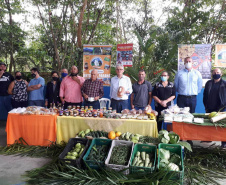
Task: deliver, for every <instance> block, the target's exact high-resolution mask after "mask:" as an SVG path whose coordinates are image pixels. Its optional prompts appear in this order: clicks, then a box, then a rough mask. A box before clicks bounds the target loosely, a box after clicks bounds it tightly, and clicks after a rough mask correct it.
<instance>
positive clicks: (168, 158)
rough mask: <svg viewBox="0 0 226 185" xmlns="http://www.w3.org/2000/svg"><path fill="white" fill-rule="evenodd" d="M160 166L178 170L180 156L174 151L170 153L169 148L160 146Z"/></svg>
mask: <svg viewBox="0 0 226 185" xmlns="http://www.w3.org/2000/svg"><path fill="white" fill-rule="evenodd" d="M159 156H160V163H159V167H160V168H165V169H167V170H170V171H180V165H181V158H180V156H179V155H177V154H175V153H171V152H170V151H169V150H166V149H163V148H160V149H159Z"/></svg>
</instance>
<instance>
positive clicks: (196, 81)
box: [174, 57, 202, 113]
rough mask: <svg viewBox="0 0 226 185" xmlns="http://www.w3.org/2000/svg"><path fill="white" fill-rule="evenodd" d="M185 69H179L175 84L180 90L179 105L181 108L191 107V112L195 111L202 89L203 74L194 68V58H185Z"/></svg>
mask: <svg viewBox="0 0 226 185" xmlns="http://www.w3.org/2000/svg"><path fill="white" fill-rule="evenodd" d="M184 65H185V69H183V70H180V71H178V73H177V74H176V77H175V81H174V85H175V88H176V91H177V92H178V98H177V105H178V106H179V107H180V108H184V107H189V108H190V113H194V112H195V107H196V104H197V99H196V96H197V95H198V93H200V92H201V90H202V75H201V73H200V72H199V71H198V70H196V69H193V68H192V58H191V57H186V58H185V59H184Z"/></svg>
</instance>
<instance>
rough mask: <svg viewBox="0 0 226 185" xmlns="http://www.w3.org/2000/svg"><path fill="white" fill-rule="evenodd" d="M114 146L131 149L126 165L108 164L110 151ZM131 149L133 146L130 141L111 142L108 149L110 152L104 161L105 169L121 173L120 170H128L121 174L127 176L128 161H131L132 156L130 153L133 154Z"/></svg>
mask: <svg viewBox="0 0 226 185" xmlns="http://www.w3.org/2000/svg"><path fill="white" fill-rule="evenodd" d="M115 146H130V147H131V154H130V157H129V160H128V163H127V164H126V165H117V164H109V161H110V158H111V153H112V149H113V148H114V147H115ZM133 147H134V144H133V142H131V141H122V140H113V141H112V144H111V148H110V150H109V152H108V157H107V159H106V161H105V165H106V167H108V168H111V169H113V170H116V171H121V170H123V169H125V168H128V169H127V170H124V171H123V173H124V174H126V175H127V174H129V164H130V160H131V156H132V152H133Z"/></svg>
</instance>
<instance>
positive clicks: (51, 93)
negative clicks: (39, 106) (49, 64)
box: [45, 71, 60, 108]
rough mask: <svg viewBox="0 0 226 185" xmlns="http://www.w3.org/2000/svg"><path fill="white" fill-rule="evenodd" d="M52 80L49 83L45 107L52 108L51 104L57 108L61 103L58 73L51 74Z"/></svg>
mask: <svg viewBox="0 0 226 185" xmlns="http://www.w3.org/2000/svg"><path fill="white" fill-rule="evenodd" d="M51 77H52V80H51V81H50V82H48V83H47V87H46V96H45V106H46V107H48V108H49V107H50V103H52V104H54V103H55V105H56V106H57V104H58V103H60V97H59V93H60V79H59V74H58V72H57V71H52V72H51Z"/></svg>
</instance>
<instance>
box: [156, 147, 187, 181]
mask: <svg viewBox="0 0 226 185" xmlns="http://www.w3.org/2000/svg"><path fill="white" fill-rule="evenodd" d="M158 148H159V149H160V148H163V149H166V150H169V151H170V153H176V154H178V155H179V156H180V158H181V168H180V169H181V171H178V172H177V171H168V173H169V175H172V173H173V175H172V177H171V178H170V179H175V180H179V181H180V183H181V184H183V178H184V162H183V151H182V146H181V145H178V144H164V143H161V144H159V147H158ZM160 160H161V159H160V155H159V152H158V169H159V163H160Z"/></svg>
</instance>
